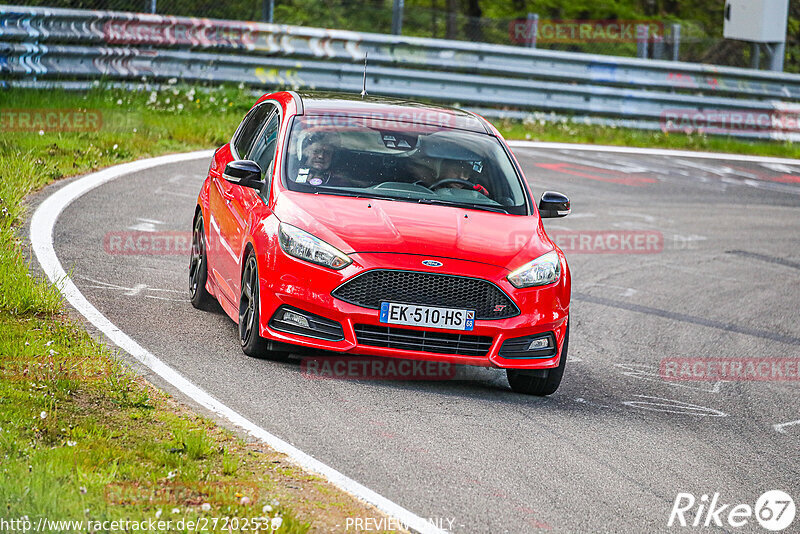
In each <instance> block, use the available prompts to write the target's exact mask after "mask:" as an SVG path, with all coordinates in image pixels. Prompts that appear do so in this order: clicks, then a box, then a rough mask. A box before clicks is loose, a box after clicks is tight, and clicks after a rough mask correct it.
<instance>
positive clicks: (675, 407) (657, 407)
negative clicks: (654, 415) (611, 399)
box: [622, 395, 728, 417]
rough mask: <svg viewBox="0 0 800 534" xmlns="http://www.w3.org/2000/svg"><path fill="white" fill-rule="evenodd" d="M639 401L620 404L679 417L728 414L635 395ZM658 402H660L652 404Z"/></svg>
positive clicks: (658, 398) (660, 398)
mask: <svg viewBox="0 0 800 534" xmlns="http://www.w3.org/2000/svg"><path fill="white" fill-rule="evenodd" d="M635 396H636V397H639V398H640V399H647V400H639V401H625V402H623V403H622V404H624V405H625V406H630V407H631V408H640V409H642V410H650V411H652V412H666V413H677V414H681V415H697V416H699V417H728V414H726V413H725V412H721V411H719V410H715V409H714V408H706V407H705V406H699V405H697V404H690V403H688V402H682V401H679V400H673V399H665V398H662V397H652V396H650V395H635ZM652 401H660V402H652Z"/></svg>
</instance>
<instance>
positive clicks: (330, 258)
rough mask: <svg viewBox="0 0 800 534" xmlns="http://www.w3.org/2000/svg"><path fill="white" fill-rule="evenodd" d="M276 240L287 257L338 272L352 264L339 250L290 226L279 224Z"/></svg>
mask: <svg viewBox="0 0 800 534" xmlns="http://www.w3.org/2000/svg"><path fill="white" fill-rule="evenodd" d="M278 240H279V241H280V244H281V248H282V249H283V251H284V252H285V253H287V254H288V255H290V256H294V257H295V258H299V259H301V260H305V261H310V262H311V263H316V264H317V265H323V266H325V267H330V268H331V269H336V270H337V271H338V270H339V269H344V268H345V267H347V266H348V265H350V264H351V263H353V260H351V259H350V258H349V257H348V256H347V254H345V253H344V252H342V251H341V250H339V249H337V248H336V247H333V246H331V245H329V244H328V243H326V242H325V241H323V240H322V239H320V238H318V237H316V236H313V235H311V234H309V233H308V232H305V231H303V230H301V229H300V228H296V227H294V226H292V225H291V224H286V223H281V224H280V226H278Z"/></svg>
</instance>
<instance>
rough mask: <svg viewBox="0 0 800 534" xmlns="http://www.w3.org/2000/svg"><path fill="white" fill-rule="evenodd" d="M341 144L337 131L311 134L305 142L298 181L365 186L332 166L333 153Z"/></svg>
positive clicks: (314, 183)
mask: <svg viewBox="0 0 800 534" xmlns="http://www.w3.org/2000/svg"><path fill="white" fill-rule="evenodd" d="M340 146H341V143H340V141H339V136H338V135H337V134H335V133H331V132H318V133H314V134H312V135H310V136H309V137H308V138H307V139H305V140H304V142H303V157H302V161H301V162H300V169H299V171H298V174H297V180H296V181H297V182H298V183H307V184H309V185H313V186H320V185H326V186H333V187H336V186H340V187H365V186H366V185H367V184H365V183H363V182H361V181H359V180H354V179H353V178H351V177H349V176H347V175H346V174H345V173H343V172H342V171H341V170H340V169H334V168H332V165H331V164H332V163H333V155H334V154H335V153H336V150H337V149H338V148H339V147H340Z"/></svg>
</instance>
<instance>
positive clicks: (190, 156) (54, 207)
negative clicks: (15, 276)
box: [30, 150, 445, 534]
mask: <svg viewBox="0 0 800 534" xmlns="http://www.w3.org/2000/svg"><path fill="white" fill-rule="evenodd" d="M212 154H213V151H210V150H203V151H198V152H189V153H185V154H174V155H168V156H161V157H157V158H150V159H145V160H139V161H134V162H132V163H125V164H122V165H116V166H114V167H110V168H108V169H105V170H102V171H99V172H96V173H93V174H89V175H87V176H84V177H83V178H80V179H78V180H76V181H74V182H72V183H70V184H69V185H66V186H64V187H62V188H61V189H59V190H57V191H55V192H54V193H53V194H52V195H50V196H49V197H47V199H45V200H44V202H42V203H41V205H40V206H39V207H38V208H37V209H36V211H35V212H34V214H33V217H32V218H31V230H30V238H31V244H32V246H33V251H34V253H35V255H36V258H37V260H38V261H39V264H40V265H41V266H42V269H43V270H44V272H45V274H46V275H47V277H48V278H49V279H50V280H51V281H52V282H53V283H55V284H56V285H57V286H58V288H59V290H60V291H61V294H62V295H63V296H64V297H65V298H66V300H67V301H68V302H69V303H70V304H71V305H72V306H73V307H74V308H75V309H76V310H78V312H80V313H81V315H83V316H84V317H86V319H88V320H89V322H90V323H92V324H93V325H94V326H95V327H96V328H97V329H98V330H100V331H101V332H103V334H105V335H106V337H108V339H110V340H111V341H112V342H113V343H114V344H115V345H117V346H118V347H120V348H121V349H122V350H124V351H126V352H127V353H129V354H130V355H131V356H133V357H134V358H136V359H137V360H138V361H140V362H141V363H143V364H144V365H146V366H147V367H149V368H150V369H151V370H152V371H153V372H154V373H156V374H157V375H158V376H160V377H161V378H163V379H164V380H166V381H167V382H168V383H170V384H171V385H172V386H174V387H176V388H177V389H178V390H180V391H181V392H182V393H183V394H184V395H187V396H188V397H190V398H191V399H193V400H194V401H195V402H197V403H198V404H200V405H201V406H203V407H204V408H206V409H208V410H210V411H212V412H213V413H215V414H217V415H218V416H220V417H222V418H224V419H227V420H228V421H230V422H231V423H233V424H234V425H236V426H237V427H239V428H241V429H243V430H245V431H246V432H247V433H248V434H250V435H251V436H253V437H254V438H257V439H259V440H261V441H263V442H264V443H266V444H267V445H269V446H270V447H272V448H273V449H275V450H276V451H279V452H282V453H284V454H286V455H287V456H288V457H289V458H290V459H291V460H292V461H293V462H294V463H296V464H297V465H299V466H301V467H303V468H304V469H306V470H308V471H312V472H314V473H317V474H319V475H322V476H323V477H324V478H325V479H327V480H328V481H329V482H330V483H331V484H333V485H334V486H337V487H339V488H340V489H342V490H344V491H346V492H348V493H350V494H352V495H354V496H356V497H357V498H359V499H361V500H363V501H365V502H367V503H369V504H371V505H373V506H375V507H376V508H378V509H379V510H381V511H382V512H384V513H386V514H388V515H390V516H392V517H394V518H395V519H397V520H398V521H399V522H400V523H401V524H403V525H404V526H406V527H408V528H410V529H413V530H416V531H418V532H420V533H423V534H427V533H432V534H443V533H444V532H445V531H444V530H442V529H439V528H437V527H436V526H435V525H433V524H432V523H431V522H429V521H427V520H425V519H423V518H421V517H419V516H417V515H416V514H414V513H412V512H410V511H409V510H406V509H405V508H403V507H401V506H400V505H398V504H395V503H394V502H392V501H390V500H389V499H387V498H386V497H383V496H382V495H379V494H378V493H376V492H374V491H372V490H371V489H369V488H367V487H366V486H364V485H362V484H360V483H358V482H356V481H355V480H353V479H351V478H349V477H347V476H345V475H344V474H342V473H340V472H339V471H337V470H336V469H334V468H332V467H330V466H328V465H326V464H324V463H322V462H320V461H319V460H317V459H315V458H313V457H311V456H309V455H308V454H306V453H305V452H303V451H301V450H300V449H298V448H296V447H294V446H293V445H291V444H290V443H288V442H286V441H284V440H282V439H280V438H279V437H277V436H275V435H273V434H271V433H270V432H268V431H267V430H265V429H263V428H261V427H259V426H258V425H256V424H255V423H253V422H252V421H250V420H248V419H247V418H245V417H244V416H243V415H241V414H239V413H238V412H236V411H235V410H233V409H232V408H229V407H228V406H226V405H225V404H223V403H222V402H220V401H218V400H217V399H215V398H214V397H212V396H211V395H210V394H208V393H207V392H206V391H205V390H203V389H201V388H200V387H198V386H196V385H195V384H194V383H192V382H191V381H189V380H188V379H187V378H185V377H184V376H183V375H182V374H180V373H179V372H178V371H176V370H175V369H173V368H172V367H170V366H169V365H167V364H165V363H164V362H162V361H161V360H159V359H158V358H157V357H156V356H154V355H153V354H151V353H150V352H149V351H148V350H147V349H145V348H144V347H142V346H141V345H139V344H138V343H137V342H136V341H134V340H133V339H132V338H131V337H130V336H128V335H127V334H126V333H125V332H123V331H122V330H120V329H119V328H118V327H117V326H116V325H114V324H113V323H112V322H111V321H110V320H109V319H108V318H106V317H105V316H104V315H103V314H102V313H100V311H99V310H98V309H97V308H95V307H94V305H92V304H91V303H90V302H89V301H88V300H87V299H86V297H84V296H83V294H82V293H81V292H80V290H79V289H78V287H77V286H76V285H75V284H74V283H73V282H72V280H71V279H70V278H69V276H68V275H67V273H66V272H65V271H64V268H63V267H62V265H61V262H60V261H59V259H58V257H57V256H56V252H55V248H54V246H53V230H54V228H55V224H56V221H57V219H58V217H59V215H60V214H61V213H62V212H63V211H64V209H65V208H66V207H67V206H68V205H69V204H71V203H72V202H73V201H74V200H76V199H77V198H79V197H81V196H82V195H84V194H86V193H87V192H89V191H91V190H92V189H94V188H96V187H98V186H100V185H103V184H105V183H107V182H110V181H112V180H114V179H116V178H119V177H120V176H123V175H125V174H129V173H132V172H137V171H142V170H145V169H149V168H152V167H157V166H159V165H167V164H171V163H180V162H183V161H189V160H195V159H200V158H207V157H211V155H212Z"/></svg>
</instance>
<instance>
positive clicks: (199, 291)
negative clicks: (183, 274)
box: [189, 214, 214, 310]
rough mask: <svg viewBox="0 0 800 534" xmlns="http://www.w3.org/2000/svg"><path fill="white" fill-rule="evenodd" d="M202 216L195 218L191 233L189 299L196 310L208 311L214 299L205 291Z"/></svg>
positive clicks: (206, 277)
mask: <svg viewBox="0 0 800 534" xmlns="http://www.w3.org/2000/svg"><path fill="white" fill-rule="evenodd" d="M206 250H207V249H206V236H205V227H204V226H203V215H202V214H200V215H198V216H197V219H195V221H194V230H193V231H192V255H191V259H190V261H189V298H190V300H191V302H192V306H194V307H195V308H197V309H198V310H208V309H209V308H210V307H211V305H212V303H213V301H214V297H212V296H211V294H210V293H209V292H208V290H207V289H206V282H207V281H208V257H207V254H206Z"/></svg>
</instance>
